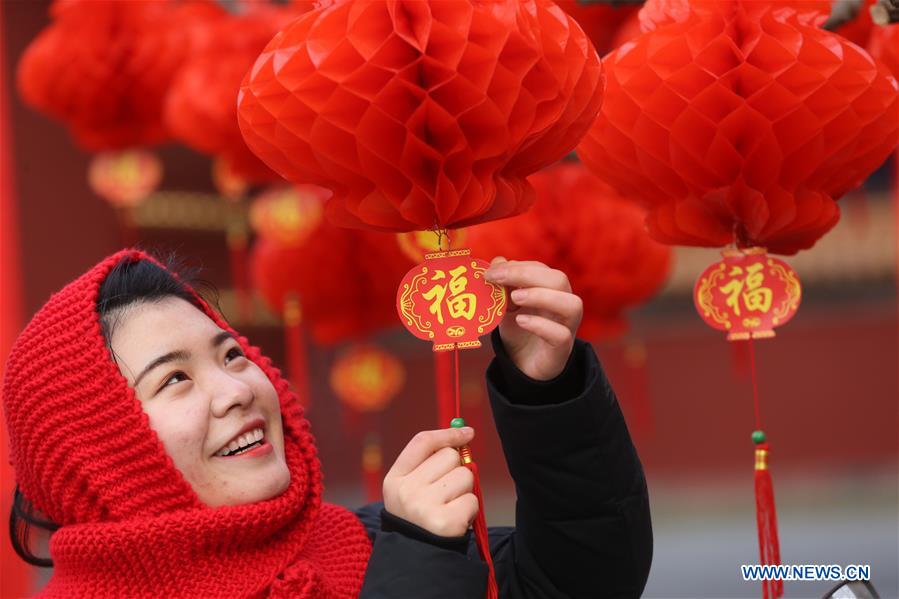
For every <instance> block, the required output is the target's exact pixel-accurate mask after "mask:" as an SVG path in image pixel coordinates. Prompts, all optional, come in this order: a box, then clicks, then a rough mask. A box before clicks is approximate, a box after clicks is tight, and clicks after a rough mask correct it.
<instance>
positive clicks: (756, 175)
mask: <svg viewBox="0 0 899 599" xmlns="http://www.w3.org/2000/svg"><path fill="white" fill-rule="evenodd" d="M828 7H829V3H828V2H792V3H791V2H766V1H741V0H721V1H718V0H716V1H695V2H690V3H687V2H686V1H684V0H679V1H676V2H652V1H650V2H649V3H647V5H646V7H645V9H644V10H643V11H642V12H641V13H640V18H641V21H642V24H643V29H644V31H645V33H644V34H642V35H641V36H639V37H638V38H636V39H634V40H632V41H631V42H628V43H626V44H624V45H623V46H621V47H620V48H618V49H617V50H616V51H615V52H613V53H611V54H610V55H609V56H608V57H606V59H605V61H604V66H605V69H606V76H607V88H606V96H605V100H604V104H603V108H602V111H601V113H600V115H599V117H597V119H596V122H595V123H594V125H593V127H592V128H591V130H590V132H589V133H588V135H587V136H586V137H585V138H584V140H583V142H582V143H581V145H580V146H579V148H578V153H579V155H580V156H581V158H582V159H583V160H584V162H585V163H586V164H587V166H588V167H589V168H591V169H592V170H593V171H594V172H595V173H596V174H598V175H599V176H600V178H602V179H603V180H605V181H607V182H609V183H610V184H612V185H613V186H614V187H615V188H616V189H618V190H619V191H620V192H622V193H624V194H626V195H627V196H629V197H632V198H634V199H636V200H637V201H639V202H641V203H642V204H643V205H644V206H646V207H647V208H648V209H649V213H648V217H647V225H648V228H649V231H650V233H651V234H652V236H653V237H655V238H656V239H658V240H659V241H662V242H665V243H671V244H684V245H699V246H723V245H726V244H730V243H736V244H737V245H738V246H740V247H750V246H756V245H758V246H765V247H767V248H768V249H769V250H770V251H772V252H775V253H785V254H791V253H795V252H797V251H799V250H801V249H806V248H809V247H811V246H812V245H813V244H814V243H815V241H816V240H817V239H818V238H820V237H821V236H822V235H823V234H824V233H826V232H827V231H828V230H829V229H830V228H831V227H833V226H834V225H835V224H836V222H837V221H838V219H839V215H840V213H839V208H838V206H837V204H836V200H837V199H838V198H839V197H840V196H842V195H843V194H844V193H846V192H847V191H848V190H850V189H852V188H854V187H856V186H858V185H859V184H861V183H862V181H864V179H865V178H866V177H867V176H868V175H869V174H870V173H871V172H872V171H873V170H874V169H876V168H877V167H878V166H879V165H880V164H881V163H882V162H883V160H884V159H885V158H886V156H887V155H888V154H889V152H890V151H891V150H892V148H893V147H894V146H895V145H896V143H897V114H899V113H897V110H899V105H897V84H896V80H895V79H894V78H893V77H892V76H890V75H889V73H888V72H887V71H886V70H885V69H884V68H883V67H882V66H880V65H878V64H877V63H876V62H875V61H874V60H873V59H872V58H871V56H870V55H868V54H867V53H866V52H865V51H864V50H862V49H861V48H859V47H858V46H856V45H855V44H852V43H850V42H848V41H846V40H845V39H843V38H842V37H840V36H838V35H836V34H833V33H830V32H828V31H824V30H822V29H820V28H819V25H820V24H821V22H822V21H823V20H824V19H825V18H826V10H827V9H828Z"/></svg>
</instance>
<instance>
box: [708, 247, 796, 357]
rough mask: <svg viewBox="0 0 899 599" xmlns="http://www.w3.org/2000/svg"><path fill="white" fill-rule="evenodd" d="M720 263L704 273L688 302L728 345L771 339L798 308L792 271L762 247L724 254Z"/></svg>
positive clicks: (726, 251) (793, 272)
mask: <svg viewBox="0 0 899 599" xmlns="http://www.w3.org/2000/svg"><path fill="white" fill-rule="evenodd" d="M722 255H723V256H724V259H723V260H722V261H720V262H717V263H715V264H713V265H712V266H710V267H708V268H707V269H705V271H704V272H703V273H702V274H701V275H700V276H699V279H698V280H697V281H696V286H695V288H694V289H693V301H694V303H695V304H696V310H697V311H698V312H699V315H700V316H701V317H702V319H703V320H704V321H705V322H706V323H707V324H708V325H709V326H711V327H712V328H715V329H718V330H719V331H727V339H728V341H741V340H746V339H764V338H768V337H774V328H775V327H778V326H781V325H783V324H786V323H787V321H789V320H790V319H791V318H793V316H794V315H795V314H796V311H797V310H798V309H799V301H800V299H801V297H802V287H801V285H800V284H799V277H798V276H797V275H796V272H795V271H794V270H793V269H792V268H790V266H789V265H788V264H787V263H786V262H784V261H783V260H778V259H777V258H774V257H772V256H769V255H767V254H766V253H765V250H764V248H750V249H746V250H737V249H728V250H724V251H723V252H722Z"/></svg>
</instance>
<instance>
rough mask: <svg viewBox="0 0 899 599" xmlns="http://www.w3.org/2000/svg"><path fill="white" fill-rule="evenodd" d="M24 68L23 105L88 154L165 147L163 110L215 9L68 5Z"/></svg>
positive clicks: (91, 2)
mask: <svg viewBox="0 0 899 599" xmlns="http://www.w3.org/2000/svg"><path fill="white" fill-rule="evenodd" d="M51 12H52V15H53V16H54V20H53V22H52V23H51V24H50V26H48V27H47V28H46V29H45V30H44V31H42V32H41V33H40V35H38V37H37V38H36V39H35V40H34V41H33V42H32V43H31V45H30V46H29V47H28V49H27V50H26V51H25V54H24V56H23V57H22V60H21V62H20V63H19V72H18V84H19V90H20V92H21V94H22V97H23V98H24V99H25V101H26V102H27V103H28V104H30V105H31V106H33V107H34V108H36V109H37V110H40V111H41V112H44V113H46V114H48V115H50V116H52V117H55V118H57V119H59V120H61V121H63V123H65V125H66V126H67V127H68V128H69V129H70V130H71V133H72V135H73V136H74V137H75V139H76V141H77V142H78V143H79V144H80V145H81V146H83V147H85V148H87V149H89V150H107V149H120V148H126V147H131V146H136V145H146V144H154V143H159V142H162V141H165V140H166V139H167V138H168V133H167V131H166V129H165V127H164V126H163V122H162V104H163V100H164V97H165V94H166V92H167V91H168V89H169V85H170V83H171V81H172V78H173V76H174V74H175V72H176V71H177V69H178V68H180V67H181V65H182V63H183V62H184V60H185V58H186V57H187V55H188V53H189V52H190V49H191V43H190V40H191V36H190V30H191V28H192V27H193V26H194V25H196V24H198V23H202V22H205V21H207V20H209V19H214V18H217V17H219V16H220V15H221V14H223V13H222V9H221V8H219V7H217V6H216V4H215V3H214V2H192V3H183V4H182V3H176V2H174V1H171V0H160V1H156V2H120V1H118V0H67V1H66V2H63V3H60V4H58V5H55V6H54V9H53V10H52V11H51Z"/></svg>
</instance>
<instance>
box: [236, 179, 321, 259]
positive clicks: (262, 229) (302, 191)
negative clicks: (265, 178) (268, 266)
mask: <svg viewBox="0 0 899 599" xmlns="http://www.w3.org/2000/svg"><path fill="white" fill-rule="evenodd" d="M330 195H331V192H329V191H328V190H327V189H324V188H323V187H317V186H315V185H296V186H290V187H275V188H273V189H269V190H268V191H264V192H263V193H261V194H259V195H258V196H257V197H256V199H254V200H253V204H252V206H250V225H251V226H252V227H253V230H254V231H255V232H256V234H257V235H259V236H260V237H262V238H264V239H267V240H270V241H272V242H274V243H275V244H277V245H279V246H282V247H288V246H290V247H296V246H300V245H303V243H305V242H306V240H307V239H308V238H309V236H310V235H311V234H312V232H313V231H315V230H316V229H317V228H318V227H319V225H321V221H322V210H323V207H324V203H325V200H327V199H328V197H329V196H330Z"/></svg>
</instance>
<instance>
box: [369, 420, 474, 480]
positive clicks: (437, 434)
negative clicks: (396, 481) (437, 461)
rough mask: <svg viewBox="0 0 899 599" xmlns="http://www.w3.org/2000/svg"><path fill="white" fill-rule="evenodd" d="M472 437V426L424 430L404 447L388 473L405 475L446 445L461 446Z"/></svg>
mask: <svg viewBox="0 0 899 599" xmlns="http://www.w3.org/2000/svg"><path fill="white" fill-rule="evenodd" d="M472 437H474V429H472V428H471V427H470V426H463V427H462V428H443V429H439V430H434V431H422V432H420V433H418V434H417V435H415V436H414V437H412V440H411V441H409V443H408V444H407V445H406V447H404V448H403V451H401V452H400V455H399V456H397V458H396V461H395V462H394V463H393V466H392V467H391V468H390V471H389V472H388V473H387V475H388V476H391V475H395V476H405V475H407V474H409V473H410V472H412V471H413V470H415V469H416V468H418V466H419V464H421V463H422V462H424V461H425V460H426V459H428V458H429V457H431V456H432V455H433V454H434V452H436V451H437V450H439V449H443V448H444V447H460V446H462V445H465V444H466V443H468V442H469V441H471V439H472Z"/></svg>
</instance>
